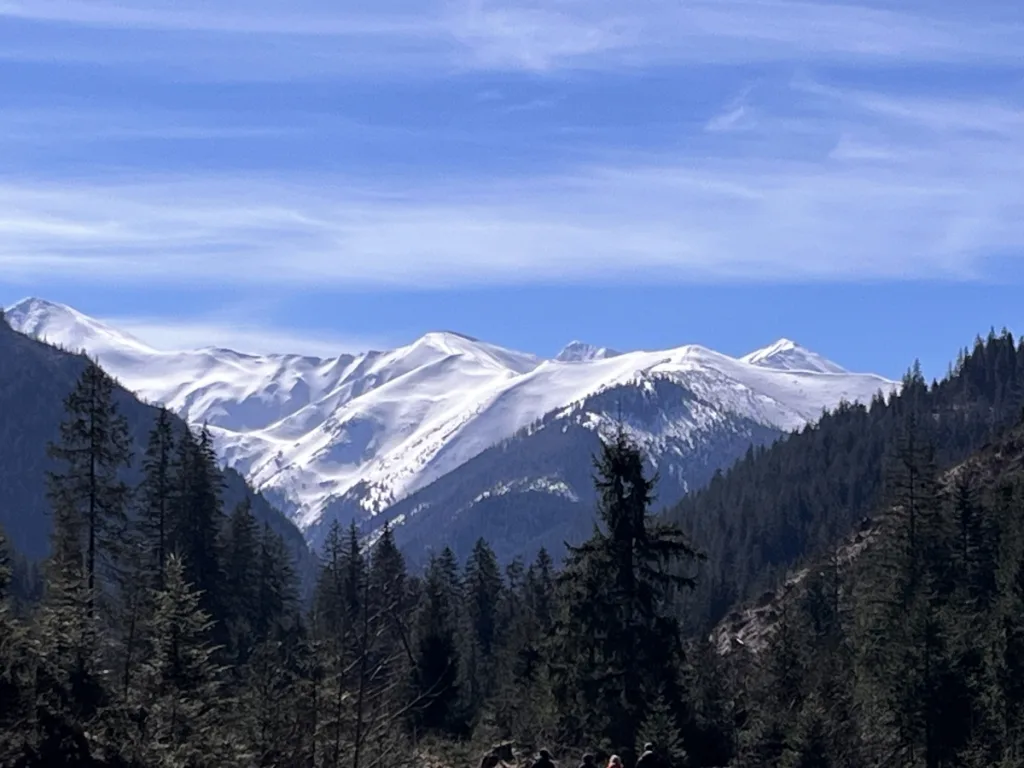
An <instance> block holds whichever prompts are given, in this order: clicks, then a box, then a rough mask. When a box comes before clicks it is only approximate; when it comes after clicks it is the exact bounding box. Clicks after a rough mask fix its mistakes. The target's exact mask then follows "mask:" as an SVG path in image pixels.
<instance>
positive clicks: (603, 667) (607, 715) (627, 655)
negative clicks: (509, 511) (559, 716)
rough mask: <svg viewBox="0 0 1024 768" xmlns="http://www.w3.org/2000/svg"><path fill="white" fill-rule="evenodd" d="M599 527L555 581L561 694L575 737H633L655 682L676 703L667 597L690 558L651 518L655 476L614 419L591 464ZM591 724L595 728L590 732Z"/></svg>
mask: <svg viewBox="0 0 1024 768" xmlns="http://www.w3.org/2000/svg"><path fill="white" fill-rule="evenodd" d="M596 468H597V477H596V480H595V483H596V487H597V490H598V494H599V508H598V511H599V514H600V519H601V523H602V524H603V528H602V527H597V526H595V530H594V533H593V535H592V536H591V538H590V540H589V541H587V542H586V543H584V544H583V545H581V546H579V547H570V548H569V552H568V557H567V562H566V566H565V570H564V571H563V573H562V574H561V578H560V584H561V590H562V595H563V611H564V615H563V617H562V619H561V621H560V628H559V630H558V632H559V649H558V659H557V666H558V667H559V678H560V685H559V699H560V704H561V706H562V709H563V711H564V712H566V713H569V712H579V711H580V710H582V711H584V712H585V713H587V715H586V716H587V718H588V720H589V722H587V721H584V722H581V723H580V722H577V723H573V722H571V718H570V721H569V722H567V723H566V725H567V727H568V728H569V729H570V730H575V731H578V732H577V733H576V734H575V735H576V736H577V737H578V738H599V737H604V738H607V739H610V741H611V744H620V745H622V744H625V745H632V744H634V743H636V734H637V729H638V728H639V726H640V724H641V722H642V721H643V719H644V717H645V716H646V713H647V701H648V699H649V697H650V696H651V695H653V693H654V692H656V691H658V690H659V688H660V687H661V686H665V687H664V689H663V690H664V691H665V694H666V696H667V697H669V700H670V702H671V703H672V704H673V705H674V704H676V703H677V702H678V690H677V682H678V681H677V680H675V679H673V678H674V675H673V674H672V673H671V672H668V671H669V670H676V669H678V668H679V661H680V660H681V655H682V648H681V645H680V642H679V635H680V629H679V625H678V623H677V621H676V620H675V618H674V617H673V611H672V602H673V600H674V599H675V597H676V595H677V593H678V591H679V590H683V589H687V588H689V587H692V585H693V583H694V582H693V579H692V578H691V577H690V576H688V575H686V574H684V573H681V572H680V567H681V566H683V565H685V563H686V562H687V561H690V560H692V559H693V558H695V557H696V556H697V553H696V552H695V551H694V549H693V548H692V546H691V545H690V543H689V542H688V540H687V538H686V537H685V536H684V535H683V533H682V531H681V530H680V529H678V528H677V527H675V526H672V525H669V524H666V523H661V522H653V521H652V520H650V519H649V508H650V506H651V504H652V502H653V489H654V485H655V483H656V481H657V478H656V477H654V478H648V477H646V475H645V470H644V459H643V455H642V453H641V452H640V450H639V449H638V448H637V447H636V446H635V445H634V444H633V443H632V442H631V441H630V440H629V438H628V437H627V436H626V433H625V429H624V428H623V427H622V426H621V425H620V426H619V428H618V430H617V432H616V433H615V435H614V436H613V437H612V439H611V440H609V441H608V442H607V443H604V445H603V448H602V452H601V455H600V457H599V458H598V459H597V460H596ZM595 729H597V730H595Z"/></svg>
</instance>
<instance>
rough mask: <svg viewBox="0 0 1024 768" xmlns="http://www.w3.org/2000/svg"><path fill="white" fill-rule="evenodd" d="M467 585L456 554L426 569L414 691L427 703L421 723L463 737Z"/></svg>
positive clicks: (435, 560)
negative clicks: (462, 610) (462, 611)
mask: <svg viewBox="0 0 1024 768" xmlns="http://www.w3.org/2000/svg"><path fill="white" fill-rule="evenodd" d="M461 591H462V585H461V583H460V580H459V572H458V563H457V561H456V559H455V554H454V553H453V552H452V551H451V549H449V548H447V547H446V548H445V549H444V550H443V551H442V552H441V554H440V555H437V556H434V557H432V558H431V560H430V564H429V566H428V567H427V574H426V578H425V580H424V584H423V594H422V596H421V601H420V608H419V611H418V616H417V628H416V629H417V631H416V638H417V639H416V652H415V661H416V666H415V669H414V670H413V674H414V691H415V696H416V699H417V700H418V701H421V702H422V704H421V706H420V707H419V708H418V710H417V711H416V721H417V724H418V725H419V726H420V727H422V728H423V729H425V730H427V731H436V732H440V733H447V734H449V735H458V734H461V733H463V732H464V730H465V726H466V724H465V720H464V717H463V714H464V713H462V712H460V711H459V707H458V703H459V700H460V694H461V691H460V690H459V682H458V680H459V667H460V661H461V660H460V658H459V651H458V645H459V644H458V631H459V603H460V598H461Z"/></svg>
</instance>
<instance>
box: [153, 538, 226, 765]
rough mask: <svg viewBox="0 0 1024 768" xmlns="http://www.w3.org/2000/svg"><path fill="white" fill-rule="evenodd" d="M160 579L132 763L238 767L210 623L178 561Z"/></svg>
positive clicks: (170, 563) (169, 561)
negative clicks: (137, 753)
mask: <svg viewBox="0 0 1024 768" xmlns="http://www.w3.org/2000/svg"><path fill="white" fill-rule="evenodd" d="M165 577H166V578H165V586H164V589H163V590H161V591H160V592H158V593H157V594H156V595H155V597H154V603H155V606H156V609H155V612H154V615H153V617H152V619H151V624H150V626H149V628H148V632H147V636H148V638H149V643H150V648H149V653H148V654H147V657H146V660H145V662H144V663H143V665H142V671H141V676H142V679H143V685H142V686H141V700H140V702H139V704H140V707H141V710H142V712H143V713H144V717H143V718H141V725H140V727H141V732H140V733H139V734H138V739H137V741H136V745H137V748H138V749H139V751H140V753H141V754H140V758H141V759H142V761H143V763H144V764H145V765H152V766H158V767H160V766H167V767H168V768H170V767H171V766H175V767H177V766H196V767H197V768H199V767H203V768H205V767H206V766H209V768H215V767H217V766H230V765H243V764H245V763H244V760H243V759H244V754H242V753H241V750H240V749H239V747H238V745H237V744H236V743H235V742H234V737H233V735H232V732H231V731H232V728H231V723H230V714H231V708H230V705H229V703H228V701H227V700H226V697H225V696H224V689H223V686H222V674H223V673H222V670H221V669H220V668H219V667H218V666H217V665H216V664H215V663H214V655H215V653H216V648H215V647H214V646H212V645H211V642H210V637H211V629H212V627H213V622H212V621H211V619H210V617H209V615H208V614H207V613H205V612H204V611H203V610H202V608H201V599H200V595H199V593H198V592H196V591H195V590H194V589H193V588H192V586H191V585H189V584H188V583H187V582H186V581H185V568H184V564H183V563H182V561H181V559H180V558H178V557H177V556H175V555H171V556H169V557H168V559H167V561H166V573H165Z"/></svg>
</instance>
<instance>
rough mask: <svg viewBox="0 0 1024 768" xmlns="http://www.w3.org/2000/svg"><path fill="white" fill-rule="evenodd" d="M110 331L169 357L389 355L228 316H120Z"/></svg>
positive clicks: (381, 343) (367, 344)
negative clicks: (224, 352)
mask: <svg viewBox="0 0 1024 768" xmlns="http://www.w3.org/2000/svg"><path fill="white" fill-rule="evenodd" d="M103 322H104V323H106V324H107V325H109V326H111V327H113V328H116V329H118V330H119V331H123V332H125V333H129V334H131V335H132V336H134V337H135V338H137V339H139V340H140V341H142V342H144V343H146V344H148V345H149V346H151V347H153V348H154V349H158V350H163V351H177V350H192V349H204V348H208V347H219V348H223V349H232V350H235V351H237V352H243V353H246V354H263V355H270V354H292V355H312V356H314V357H322V358H329V357H337V356H338V355H342V354H357V353H359V352H366V351H368V350H371V349H377V350H380V349H389V348H391V347H392V346H393V344H392V342H391V341H390V340H389V339H385V338H381V337H362V336H358V337H356V336H340V335H337V334H331V333H328V332H323V331H315V330H309V329H305V330H302V331H301V332H300V331H295V332H288V331H286V330H282V329H280V328H273V327H269V326H267V325H265V324H261V323H257V322H253V321H251V320H246V319H242V318H239V319H231V318H230V317H224V316H222V315H218V316H213V317H210V318H200V319H199V320H192V321H183V320H180V319H174V318H167V317H138V316H119V317H108V318H104V319H103Z"/></svg>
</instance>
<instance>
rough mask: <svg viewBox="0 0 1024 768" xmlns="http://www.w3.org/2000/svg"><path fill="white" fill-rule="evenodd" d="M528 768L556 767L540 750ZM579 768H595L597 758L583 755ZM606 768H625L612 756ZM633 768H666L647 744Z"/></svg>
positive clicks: (546, 752)
mask: <svg viewBox="0 0 1024 768" xmlns="http://www.w3.org/2000/svg"><path fill="white" fill-rule="evenodd" d="M530 768H556V766H555V762H554V760H552V759H551V753H550V752H548V751H547V750H546V749H542V750H540V752H538V753H537V759H536V760H535V761H534V762H533V765H532V766H531V767H530ZM579 768H597V758H595V757H594V755H592V754H589V753H588V754H586V755H584V756H583V762H582V763H580V766H579ZM607 768H625V766H624V765H623V762H622V758H621V757H619V756H618V755H612V756H611V757H609V758H608V765H607ZM633 768H667V765H666V763H665V762H664V761H663V760H662V759H661V758H660V756H659V755H658V753H657V751H656V750H655V748H654V744H651V743H650V742H648V743H647V744H644V752H643V754H642V755H640V759H639V760H637V761H636V765H635V766H633Z"/></svg>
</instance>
